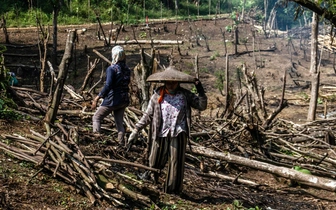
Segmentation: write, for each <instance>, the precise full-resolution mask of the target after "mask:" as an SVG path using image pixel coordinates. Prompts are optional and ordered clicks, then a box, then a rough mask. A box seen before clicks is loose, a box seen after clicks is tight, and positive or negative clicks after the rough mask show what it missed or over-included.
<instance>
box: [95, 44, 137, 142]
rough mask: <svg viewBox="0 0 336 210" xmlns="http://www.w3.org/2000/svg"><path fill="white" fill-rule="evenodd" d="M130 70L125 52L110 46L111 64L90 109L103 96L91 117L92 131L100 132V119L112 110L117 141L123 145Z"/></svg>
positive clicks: (118, 47)
mask: <svg viewBox="0 0 336 210" xmlns="http://www.w3.org/2000/svg"><path fill="white" fill-rule="evenodd" d="M130 80H131V70H130V69H129V67H128V66H127V65H126V54H125V51H124V49H123V48H122V47H121V46H115V47H113V48H112V65H111V66H109V67H108V68H107V69H106V82H105V85H104V87H103V89H102V90H101V91H100V92H99V94H98V95H97V96H96V97H95V98H94V100H93V102H92V106H91V108H92V109H95V108H96V107H97V102H98V100H99V99H100V98H103V102H102V104H101V105H100V106H99V107H98V109H97V111H96V112H95V114H94V115H93V117H92V123H93V132H94V133H97V134H99V133H100V132H101V121H102V120H103V119H104V118H105V117H106V116H107V115H109V114H110V113H112V112H113V115H114V121H115V124H116V127H117V130H118V141H119V143H120V144H121V145H122V146H125V143H126V142H125V140H124V136H125V128H124V125H123V119H124V113H125V109H126V107H127V106H128V105H129V103H130V99H129V83H130Z"/></svg>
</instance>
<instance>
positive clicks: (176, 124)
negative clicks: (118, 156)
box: [128, 67, 207, 194]
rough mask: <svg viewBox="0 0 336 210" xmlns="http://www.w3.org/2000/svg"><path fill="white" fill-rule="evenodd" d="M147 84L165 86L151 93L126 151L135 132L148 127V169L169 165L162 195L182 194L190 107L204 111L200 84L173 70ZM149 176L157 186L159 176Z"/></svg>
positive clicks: (145, 176) (134, 139) (205, 98)
mask: <svg viewBox="0 0 336 210" xmlns="http://www.w3.org/2000/svg"><path fill="white" fill-rule="evenodd" d="M147 81H148V82H163V83H164V85H163V86H161V87H159V88H157V89H156V90H155V91H154V94H153V95H152V97H151V99H150V101H149V105H148V107H147V110H146V112H145V114H144V115H143V116H142V118H141V119H140V120H139V122H138V123H137V124H136V125H135V128H134V130H133V131H132V133H131V135H130V137H129V139H128V147H130V146H131V145H132V143H133V142H134V141H136V139H137V138H138V132H139V131H140V130H141V129H143V128H145V127H146V126H147V125H149V124H150V129H151V132H150V133H151V134H152V136H150V137H149V141H150V145H151V150H150V156H149V166H150V167H152V168H157V169H160V170H162V169H163V168H164V167H165V165H166V163H167V161H168V170H167V175H166V180H165V184H164V192H166V193H173V194H179V193H181V192H182V186H183V177H184V162H185V152H186V145H187V140H188V138H189V137H190V126H191V107H192V108H195V109H198V110H201V111H202V110H205V109H206V107H207V97H206V95H205V92H204V89H203V87H202V84H201V82H200V81H199V80H197V79H195V78H193V77H192V76H190V75H188V74H185V73H182V72H180V71H178V70H176V69H175V68H174V67H168V68H167V69H166V70H165V71H163V72H159V73H155V74H152V75H151V76H149V77H148V79H147ZM181 82H188V83H194V84H195V86H196V89H197V92H198V95H196V94H194V93H192V92H191V91H189V90H187V89H185V88H182V87H181V86H180V83H181ZM149 175H150V172H149V171H148V172H145V173H144V175H143V178H148V177H149ZM152 175H154V177H153V178H154V181H155V182H157V181H158V177H159V174H158V173H154V174H152Z"/></svg>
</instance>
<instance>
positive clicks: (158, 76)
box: [147, 66, 195, 83]
mask: <svg viewBox="0 0 336 210" xmlns="http://www.w3.org/2000/svg"><path fill="white" fill-rule="evenodd" d="M165 81H176V82H182V83H194V82H195V78H194V77H192V76H190V75H189V74H186V73H183V72H181V71H178V70H177V69H176V68H175V67H173V66H169V67H167V68H166V69H165V70H164V71H162V72H157V73H154V74H152V75H150V76H149V77H148V78H147V82H165Z"/></svg>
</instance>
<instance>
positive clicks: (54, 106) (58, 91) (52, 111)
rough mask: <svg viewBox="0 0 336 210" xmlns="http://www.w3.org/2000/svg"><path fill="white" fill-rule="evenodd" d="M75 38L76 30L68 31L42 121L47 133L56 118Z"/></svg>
mask: <svg viewBox="0 0 336 210" xmlns="http://www.w3.org/2000/svg"><path fill="white" fill-rule="evenodd" d="M75 39H76V30H73V31H70V32H69V34H68V38H67V41H66V46H65V51H64V55H63V58H62V61H61V64H60V65H59V67H58V69H59V72H58V76H57V81H56V84H55V91H54V94H53V96H52V99H51V102H50V104H49V107H48V110H47V113H46V115H45V117H44V121H45V125H46V128H47V132H48V133H50V127H49V126H50V124H53V123H54V121H55V119H56V115H57V110H58V106H59V104H60V101H61V96H62V92H63V86H64V83H65V79H66V77H67V74H68V66H69V63H70V60H71V57H72V52H73V46H74V42H75Z"/></svg>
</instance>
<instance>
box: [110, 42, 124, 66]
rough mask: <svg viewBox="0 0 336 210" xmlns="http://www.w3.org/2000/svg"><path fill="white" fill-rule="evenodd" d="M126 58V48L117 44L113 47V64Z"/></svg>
mask: <svg viewBox="0 0 336 210" xmlns="http://www.w3.org/2000/svg"><path fill="white" fill-rule="evenodd" d="M125 59H126V54H125V51H124V49H123V48H122V47H121V46H119V45H117V46H115V47H113V48H112V64H116V63H117V62H118V61H123V60H125Z"/></svg>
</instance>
